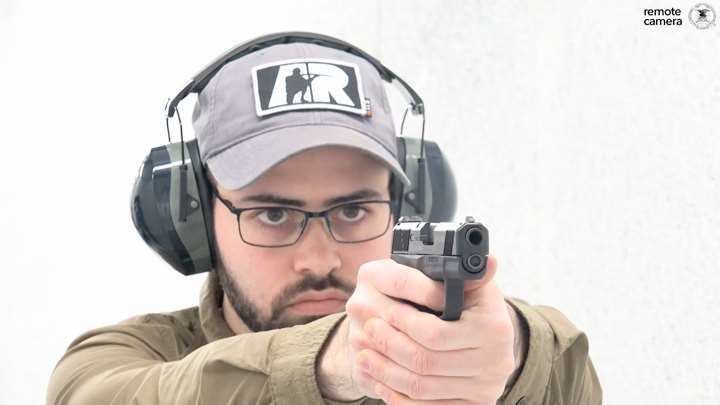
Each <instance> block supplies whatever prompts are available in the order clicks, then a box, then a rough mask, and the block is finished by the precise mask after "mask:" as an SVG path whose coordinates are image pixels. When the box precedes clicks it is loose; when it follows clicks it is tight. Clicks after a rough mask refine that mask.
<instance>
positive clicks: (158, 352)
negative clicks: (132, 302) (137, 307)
mask: <svg viewBox="0 0 720 405" xmlns="http://www.w3.org/2000/svg"><path fill="white" fill-rule="evenodd" d="M97 344H110V345H123V346H126V347H135V348H137V349H142V350H143V351H145V352H148V354H150V355H151V356H152V357H155V358H159V359H162V360H164V361H172V360H177V359H180V358H183V357H185V356H186V355H187V354H189V353H190V352H192V351H194V350H195V349H197V348H198V347H200V346H203V345H205V344H207V341H206V339H205V335H204V334H203V332H202V328H201V327H200V320H199V315H198V307H190V308H185V309H181V310H178V311H172V312H164V313H147V314H143V315H137V316H133V317H131V318H127V319H125V320H123V321H121V322H118V323H117V324H115V325H109V326H103V327H100V328H96V329H92V330H90V331H87V332H85V333H83V334H82V335H80V336H78V337H77V338H76V339H75V340H74V341H73V342H72V343H71V344H70V347H69V349H71V348H79V347H85V346H88V345H97Z"/></svg>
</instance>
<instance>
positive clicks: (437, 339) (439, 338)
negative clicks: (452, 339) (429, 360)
mask: <svg viewBox="0 0 720 405" xmlns="http://www.w3.org/2000/svg"><path fill="white" fill-rule="evenodd" d="M425 339H426V344H427V347H428V348H430V349H431V350H442V349H443V348H444V347H445V341H446V339H447V338H446V336H445V333H444V332H443V330H442V329H440V328H431V329H428V330H427V332H426V338H425Z"/></svg>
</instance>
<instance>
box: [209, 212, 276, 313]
mask: <svg viewBox="0 0 720 405" xmlns="http://www.w3.org/2000/svg"><path fill="white" fill-rule="evenodd" d="M215 240H216V241H217V244H218V248H219V250H220V255H221V256H222V262H223V264H224V267H225V270H226V271H227V273H228V274H229V275H230V277H231V278H232V279H233V280H234V281H235V283H236V284H237V285H238V286H240V288H242V290H243V291H244V292H245V294H247V295H248V296H249V297H250V298H251V299H252V300H253V301H256V302H266V301H270V300H271V299H272V297H274V296H275V294H277V292H278V291H279V290H280V289H281V288H282V285H280V284H279V283H278V282H277V280H278V279H280V278H281V273H283V271H284V269H287V268H289V266H290V265H289V264H288V263H287V262H286V261H287V256H288V255H283V254H278V252H277V251H276V250H275V249H265V248H258V247H256V246H250V245H248V244H246V243H245V242H243V241H242V239H241V238H240V234H239V232H238V230H237V221H236V219H235V217H234V216H232V217H229V216H228V217H223V218H216V219H215Z"/></svg>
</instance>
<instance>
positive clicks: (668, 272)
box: [0, 0, 720, 405]
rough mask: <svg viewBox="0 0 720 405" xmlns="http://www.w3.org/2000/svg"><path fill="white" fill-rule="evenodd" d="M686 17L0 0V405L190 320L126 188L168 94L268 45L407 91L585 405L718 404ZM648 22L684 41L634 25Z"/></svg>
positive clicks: (160, 125) (716, 94) (704, 45)
mask: <svg viewBox="0 0 720 405" xmlns="http://www.w3.org/2000/svg"><path fill="white" fill-rule="evenodd" d="M694 4H695V2H694V1H688V0H678V1H675V2H670V1H662V2H658V1H650V0H645V1H637V0H633V1H615V2H612V3H611V2H578V1H559V0H546V1H542V2H540V1H534V2H521V1H502V2H500V1H496V2H476V1H467V0H466V1H455V2H447V1H446V2H440V1H424V2H419V1H414V2H413V1H409V0H406V1H383V2H380V1H362V2H360V1H358V2H349V1H344V2H340V1H304V2H295V1H282V2H277V1H253V2H250V1H234V2H227V3H221V2H210V1H205V2H202V3H201V2H184V1H163V2H159V1H157V2H151V1H146V2H141V1H124V2H114V3H109V2H98V1H77V0H72V1H69V0H68V1H42V2H41V1H22V2H21V1H17V0H0V83H2V85H1V87H0V117H1V118H0V128H1V132H2V136H3V142H2V158H1V159H0V173H2V191H1V192H0V193H1V195H2V198H0V213H1V214H0V242H1V243H0V251H2V262H0V263H2V264H1V265H0V268H1V269H2V272H3V276H2V279H1V280H2V281H1V282H0V316H1V318H0V322H1V324H2V326H0V329H1V330H2V332H0V336H1V337H0V403H3V404H39V403H43V401H44V397H45V389H46V386H47V380H48V377H49V375H50V372H51V370H52V368H53V367H54V365H55V363H56V361H57V360H58V359H59V357H60V355H61V354H62V353H63V351H64V349H65V348H66V347H67V345H68V344H69V343H70V341H71V340H72V339H73V338H74V337H76V336H77V335H79V334H80V333H82V332H83V331H85V330H88V329H91V328H94V327H97V326H100V325H105V324H110V323H115V322H117V321H119V320H121V319H124V318H127V317H129V316H132V315H135V314H140V313H145V312H151V311H168V310H174V309H179V308H182V307H186V306H192V305H196V303H197V292H198V289H199V287H200V284H201V283H202V281H203V279H204V276H196V277H190V278H183V277H181V276H180V275H178V274H176V273H174V272H173V271H172V270H171V269H170V267H169V266H167V265H165V264H164V263H163V262H162V261H161V259H160V258H159V257H157V256H156V255H155V254H154V253H153V252H152V251H151V250H150V249H149V248H147V247H146V246H145V245H144V244H143V242H142V241H141V239H140V238H139V237H138V235H137V234H136V231H135V229H134V227H133V225H132V222H131V219H130V215H129V193H130V189H131V186H132V183H133V180H134V178H135V175H136V174H137V170H138V168H139V165H140V163H141V161H142V159H143V158H144V156H145V155H146V154H147V153H148V152H149V151H150V148H151V147H154V146H159V145H161V144H163V143H164V142H165V141H166V136H165V128H164V121H163V119H162V112H163V106H164V103H165V100H166V98H167V97H169V96H171V95H174V93H175V92H176V91H177V90H178V89H179V88H180V87H181V86H182V85H183V84H184V83H185V82H186V80H187V79H189V77H190V76H191V75H192V74H194V73H195V72H196V71H198V70H199V69H200V68H201V67H203V66H204V65H205V64H206V63H208V62H209V61H210V60H211V59H213V58H214V57H215V56H216V55H217V54H219V53H221V52H223V51H225V50H226V49H227V48H230V47H231V46H233V45H235V44H236V43H239V42H243V41H245V40H247V39H250V38H252V37H255V36H258V35H261V34H265V33H269V32H275V31H284V30H308V31H317V32H323V33H326V34H329V35H333V36H338V37H340V38H343V39H345V40H347V41H349V42H351V43H354V44H356V45H358V46H360V47H361V48H363V49H365V50H366V51H368V52H370V53H371V54H373V55H375V56H377V57H378V58H380V59H381V60H382V61H383V62H384V63H385V64H386V65H388V66H389V67H390V68H391V69H393V70H394V71H396V72H397V73H398V74H400V75H401V76H402V77H403V78H405V79H406V80H407V81H409V82H410V83H411V84H412V85H413V86H414V87H415V88H416V89H417V90H418V91H419V92H420V94H421V95H423V97H424V99H425V101H426V105H427V107H428V114H429V117H428V123H427V133H428V138H429V139H433V140H435V141H437V142H438V143H439V144H440V145H441V146H442V147H443V149H444V151H445V153H446V155H447V156H448V158H449V159H450V160H451V161H452V165H453V167H454V169H455V172H456V175H457V179H458V184H459V186H460V192H461V194H460V204H459V210H458V213H459V214H460V215H466V214H472V215H474V216H475V217H476V218H478V219H480V220H481V221H482V222H484V223H485V224H486V225H487V226H488V228H489V229H490V231H491V250H492V253H493V254H495V255H496V256H497V257H498V259H499V275H498V280H499V285H500V287H501V289H502V290H503V291H504V292H505V293H506V294H507V295H513V296H518V297H522V298H524V299H526V300H528V301H530V302H531V303H533V304H547V305H552V306H555V307H557V308H559V309H560V310H561V311H562V312H564V313H565V314H566V315H567V316H568V317H569V318H570V319H571V320H572V321H573V322H574V323H575V324H576V325H577V326H578V327H579V328H581V329H583V330H584V331H586V332H587V334H588V336H589V338H590V354H591V356H592V358H593V361H594V363H595V365H596V368H597V370H598V373H599V375H600V379H601V381H602V384H603V389H604V392H605V403H607V404H626V405H628V404H630V405H632V404H637V405H641V404H642V405H644V404H717V403H719V402H720V377H718V370H719V369H720V344H718V340H719V339H720V326H718V323H717V320H718V306H720V298H718V295H717V291H718V290H719V289H720V274H719V273H718V265H717V264H716V263H717V261H718V259H719V258H720V256H719V253H718V252H719V251H720V216H719V215H718V207H720V163H719V159H718V156H719V155H720V138H719V137H718V135H719V133H720V117H719V113H720V27H718V26H715V27H711V28H710V29H708V30H704V31H703V30H698V29H696V28H695V27H694V26H692V25H690V24H689V22H688V20H687V12H688V10H689V8H690V7H691V6H693V5H694ZM710 4H711V5H713V6H714V7H715V10H717V11H719V12H720V1H712V2H711V3H710ZM652 7H679V8H681V9H682V12H683V16H682V18H683V19H684V25H683V26H680V27H647V26H644V25H643V16H642V14H643V9H644V8H652ZM719 23H720V22H719ZM191 107H192V102H188V101H186V102H185V103H184V104H181V111H182V112H183V114H184V117H185V119H186V124H189V122H190V111H191ZM398 112H399V110H396V113H398ZM186 129H187V130H188V132H189V133H191V131H190V126H189V125H187V126H186Z"/></svg>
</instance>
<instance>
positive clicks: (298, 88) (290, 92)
mask: <svg viewBox="0 0 720 405" xmlns="http://www.w3.org/2000/svg"><path fill="white" fill-rule="evenodd" d="M303 76H307V77H308V78H307V79H306V78H304V77H303ZM318 76H328V75H313V74H301V73H300V68H295V69H293V74H292V75H290V76H288V77H286V78H285V92H286V93H287V104H292V103H293V99H294V98H295V95H296V94H298V93H299V92H302V95H301V96H300V102H301V103H307V101H305V92H306V91H307V89H308V88H309V87H310V83H311V82H312V81H313V80H315V78H317V77H318ZM310 95H311V96H312V89H310Z"/></svg>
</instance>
